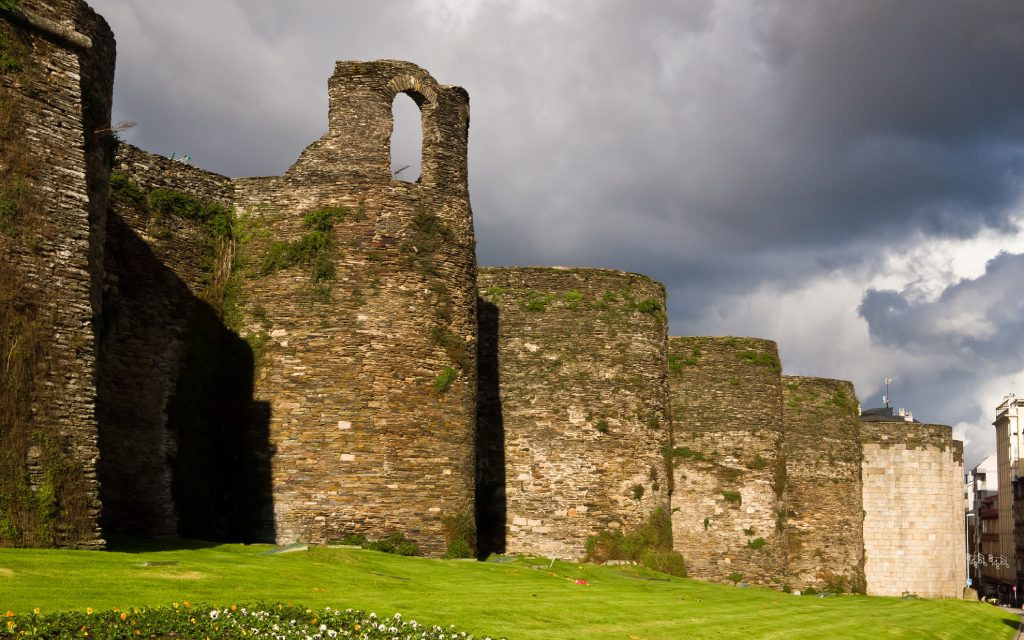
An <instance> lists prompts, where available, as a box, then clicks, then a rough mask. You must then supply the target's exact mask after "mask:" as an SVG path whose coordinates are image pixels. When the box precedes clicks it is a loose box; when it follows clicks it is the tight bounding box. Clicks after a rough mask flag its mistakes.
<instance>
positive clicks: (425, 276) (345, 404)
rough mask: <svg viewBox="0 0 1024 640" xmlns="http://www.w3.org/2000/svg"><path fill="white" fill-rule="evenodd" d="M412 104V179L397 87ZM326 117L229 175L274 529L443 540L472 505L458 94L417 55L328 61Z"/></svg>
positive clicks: (467, 264)
mask: <svg viewBox="0 0 1024 640" xmlns="http://www.w3.org/2000/svg"><path fill="white" fill-rule="evenodd" d="M400 92H405V93H408V94H410V95H411V96H412V97H413V99H414V100H415V101H416V102H417V104H418V105H419V106H420V109H421V111H422V114H423V163H422V164H423V169H422V177H421V179H420V180H419V181H418V182H416V183H408V182H400V181H398V180H395V179H393V177H392V176H391V175H390V173H389V169H388V160H389V146H388V145H389V140H390V135H391V131H392V126H393V125H392V116H391V104H392V100H393V99H394V97H395V96H396V95H397V94H398V93H400ZM329 94H330V118H329V121H330V128H329V131H328V132H327V133H326V134H325V135H324V136H323V137H322V138H321V139H320V140H318V141H317V142H314V143H313V144H312V145H310V146H309V147H308V148H307V149H306V150H305V151H304V152H303V153H302V155H301V157H300V158H299V160H298V161H297V162H296V163H295V165H293V166H292V167H291V168H290V169H289V170H288V171H287V173H286V174H285V175H284V176H282V177H273V178H246V179H239V180H236V181H235V204H236V206H237V207H238V210H239V214H240V218H241V222H240V224H241V225H242V226H243V227H244V228H245V229H246V230H247V231H246V233H245V235H244V237H245V238H247V240H244V241H243V244H242V246H240V247H239V249H238V252H239V256H240V262H241V264H242V268H243V271H244V273H245V276H246V277H245V278H243V279H241V281H240V282H241V289H240V292H239V300H240V301H241V307H242V311H243V322H242V325H243V334H245V335H246V336H247V339H248V340H249V342H250V344H251V345H252V346H253V350H254V353H255V355H256V360H257V371H256V374H255V377H256V395H257V397H258V398H263V399H265V400H267V401H269V403H270V416H269V418H268V421H267V424H268V425H269V426H268V431H269V433H268V435H269V442H270V448H271V450H270V451H268V452H267V461H268V464H269V465H270V466H271V470H270V473H271V476H272V482H271V486H272V487H273V496H272V503H273V514H266V515H267V518H266V525H267V527H268V529H270V528H272V531H268V537H273V538H274V539H276V540H277V541H279V542H289V541H294V540H300V539H301V540H306V541H311V542H328V541H331V540H337V539H341V538H343V537H345V536H346V535H348V534H361V535H364V536H366V537H368V538H370V539H376V538H381V537H384V536H386V535H389V534H392V533H404V534H405V535H407V536H408V537H409V538H411V539H412V540H414V541H415V542H417V543H418V544H419V545H420V546H421V548H423V549H424V550H425V551H426V552H427V553H430V554H438V553H441V552H443V550H444V548H445V545H446V542H447V538H448V537H449V535H448V532H447V530H446V525H445V520H447V519H448V518H451V517H457V516H464V517H465V516H471V515H472V510H473V495H474V485H473V473H474V471H473V469H474V466H473V460H474V451H473V431H474V416H475V413H474V405H475V400H474V398H475V394H476V258H475V249H474V246H475V241H474V237H473V224H472V213H471V211H470V205H469V196H468V190H467V185H466V144H467V135H468V129H469V99H468V96H467V94H466V92H465V91H464V90H463V89H461V88H458V87H447V86H443V85H439V84H438V83H437V82H436V81H435V80H434V79H433V78H431V77H430V75H428V74H427V73H426V72H425V71H424V70H423V69H420V68H419V67H417V66H416V65H413V64H410V63H406V62H398V61H392V60H383V61H376V62H339V63H337V67H336V69H335V73H334V75H333V76H332V78H331V79H330V82H329Z"/></svg>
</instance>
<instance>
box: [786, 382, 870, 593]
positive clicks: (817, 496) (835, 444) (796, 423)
mask: <svg viewBox="0 0 1024 640" xmlns="http://www.w3.org/2000/svg"><path fill="white" fill-rule="evenodd" d="M782 382H783V398H784V404H783V415H784V418H785V450H786V491H785V494H786V503H787V510H788V513H787V519H786V536H787V542H788V550H787V560H788V574H789V581H790V582H791V584H792V586H793V587H794V588H796V589H805V588H807V587H811V586H813V587H814V588H816V589H818V590H819V591H820V590H822V589H825V590H829V591H840V590H843V591H850V590H858V591H863V589H864V541H863V540H864V539H863V529H862V525H863V511H862V506H861V505H862V501H861V447H860V427H861V423H860V421H859V419H858V414H857V396H856V395H855V394H854V390H853V385H852V384H850V383H849V382H846V381H843V380H828V379H825V378H806V377H798V376H783V378H782Z"/></svg>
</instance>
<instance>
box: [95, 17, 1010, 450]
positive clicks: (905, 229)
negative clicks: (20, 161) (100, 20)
mask: <svg viewBox="0 0 1024 640" xmlns="http://www.w3.org/2000/svg"><path fill="white" fill-rule="evenodd" d="M91 3H92V5H93V6H94V7H95V8H96V9H97V10H98V11H99V12H100V13H102V14H103V15H104V16H105V17H106V18H107V20H108V21H109V22H110V24H111V26H112V27H113V29H114V32H115V34H116V36H117V45H118V67H117V81H116V85H115V101H114V111H115V113H114V119H115V121H116V120H131V121H135V122H137V123H138V125H137V126H136V127H134V128H133V129H131V130H129V131H128V132H126V135H125V137H126V138H127V139H128V140H129V141H130V142H132V143H134V144H137V145H139V146H141V147H143V148H145V149H148V150H150V151H154V152H157V153H163V154H166V155H170V154H171V153H178V154H185V153H187V154H190V155H191V156H192V159H193V164H196V165H198V166H201V167H203V168H206V169H210V170H212V171H217V172H220V173H224V174H227V175H230V176H242V175H271V174H280V173H281V172H283V171H284V170H285V169H286V168H287V167H288V166H289V165H290V164H291V162H292V161H293V160H294V159H295V158H296V157H297V156H298V154H299V152H300V151H301V150H302V148H303V147H305V146H306V145H307V144H308V143H310V142H312V141H313V140H314V139H316V138H317V137H319V136H320V135H321V134H322V133H323V132H324V130H325V129H326V113H327V94H326V86H327V85H326V83H327V77H328V76H329V75H330V73H331V71H332V70H333V63H334V61H335V60H339V59H361V60H371V59H378V58H399V59H405V60H411V61H413V62H416V63H417V64H419V65H421V66H423V67H424V68H426V69H427V70H428V71H430V72H431V73H432V75H433V76H434V77H435V78H437V79H438V81H440V82H442V83H444V84H458V85H461V86H463V87H465V88H466V89H467V90H468V91H469V94H470V96H471V101H472V125H471V128H470V188H471V192H472V198H473V210H474V214H475V219H476V230H477V238H478V241H479V245H478V246H479V253H478V257H479V261H480V263H481V264H483V265H521V264H560V265H587V266H599V267H612V268H618V269H624V270H629V271H639V272H643V273H647V274H650V275H651V276H653V277H655V278H656V279H658V280H660V281H662V282H664V283H665V284H666V285H667V287H668V292H669V311H670V317H671V332H672V333H673V334H677V335H692V334H697V335H724V334H736V335H752V336H760V337H766V338H770V339H773V340H776V341H778V343H779V348H780V350H781V353H782V359H783V365H784V368H785V370H786V372H787V373H792V374H804V375H820V376H826V377H833V378H843V379H849V380H852V381H853V382H854V384H855V385H856V388H857V392H858V395H859V397H860V400H861V403H862V404H863V405H864V406H865V408H867V407H871V406H879V405H880V403H881V398H880V386H881V381H882V379H883V378H884V377H886V376H890V377H892V378H893V379H894V383H893V386H892V390H891V395H892V396H893V399H894V402H895V403H896V404H897V405H898V406H906V407H908V408H909V409H911V410H913V412H914V415H915V417H917V418H918V419H921V420H924V421H931V422H941V423H945V424H951V425H954V427H955V430H956V434H957V435H958V437H961V438H963V439H965V441H966V449H967V456H966V457H967V459H966V462H967V463H968V464H969V465H972V464H975V463H977V462H978V461H980V459H981V458H982V457H983V456H984V455H986V454H987V453H988V451H989V450H992V449H994V437H993V428H992V427H991V422H992V419H993V417H994V408H995V406H996V404H998V402H999V401H1000V400H1001V399H1002V397H1003V395H1004V394H1006V393H1010V392H1016V393H1017V394H1019V395H1024V308H1022V306H1024V290H1022V289H1016V288H1015V287H1016V286H1022V285H1024V230H1022V227H1021V223H1022V220H1024V81H1022V76H1021V73H1020V70H1021V69H1022V68H1024V3H1021V2H1020V1H1019V0H1005V1H987V0H983V1H981V2H963V1H956V2H953V1H942V0H900V1H899V2H892V1H887V0H886V1H883V0H863V1H858V2H840V1H839V0H835V1H833V2H827V1H824V0H822V1H815V2H812V1H802V0H800V1H796V2H794V1H784V0H775V1H767V2H764V1H757V2H755V1H753V0H751V1H744V0H728V1H726V0H718V1H717V2H716V1H712V0H708V1H703V0H686V1H682V0H632V1H630V2H625V1H623V0H619V1H615V0H585V1H584V0H519V1H515V2H514V1H511V0H509V1H505V0H478V1H473V0H388V1H382V0H330V1H328V0H294V1H293V2H287V3H285V2H277V1H274V0H217V1H215V2H212V1H210V0H176V1H175V2H152V1H149V0H91ZM402 98H403V99H404V97H402ZM398 114H399V125H400V127H402V126H404V125H403V123H404V122H407V121H408V119H407V118H402V114H403V111H401V110H400V111H398ZM414 147H415V144H405V145H404V146H403V145H401V144H400V145H399V148H398V149H396V151H395V156H396V158H395V159H396V161H397V162H398V163H399V164H406V163H408V162H407V161H406V160H405V156H408V158H409V160H408V161H414V160H415V157H416V154H415V153H414V152H413V148H414Z"/></svg>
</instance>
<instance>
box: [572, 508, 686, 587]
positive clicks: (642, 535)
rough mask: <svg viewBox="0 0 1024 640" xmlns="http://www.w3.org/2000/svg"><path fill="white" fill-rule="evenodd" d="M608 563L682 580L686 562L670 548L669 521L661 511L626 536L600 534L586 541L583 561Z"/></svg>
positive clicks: (610, 532)
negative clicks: (629, 562) (634, 565)
mask: <svg viewBox="0 0 1024 640" xmlns="http://www.w3.org/2000/svg"><path fill="white" fill-rule="evenodd" d="M608 560H632V561H633V562H638V563H640V564H642V565H644V566H646V567H650V568H651V569H654V570H655V571H661V572H662V573H668V574H670V575H674V576H681V577H684V578H685V577H686V562H685V561H684V560H683V556H682V555H681V554H680V553H679V552H678V551H675V550H674V549H673V548H672V518H671V516H670V515H669V513H668V511H666V510H665V509H662V508H658V509H655V510H654V511H653V512H651V515H650V516H649V517H648V518H647V522H645V523H644V524H642V525H640V526H638V527H636V528H635V529H633V530H632V531H630V532H629V533H623V532H622V531H621V530H614V531H602V532H600V533H599V534H597V535H595V536H590V537H589V538H587V561H588V562H606V561H608Z"/></svg>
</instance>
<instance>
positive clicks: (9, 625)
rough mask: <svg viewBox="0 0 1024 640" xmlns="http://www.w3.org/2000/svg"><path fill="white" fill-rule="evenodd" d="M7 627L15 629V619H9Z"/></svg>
mask: <svg viewBox="0 0 1024 640" xmlns="http://www.w3.org/2000/svg"><path fill="white" fill-rule="evenodd" d="M7 628H8V629H13V628H14V620H8V621H7Z"/></svg>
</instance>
